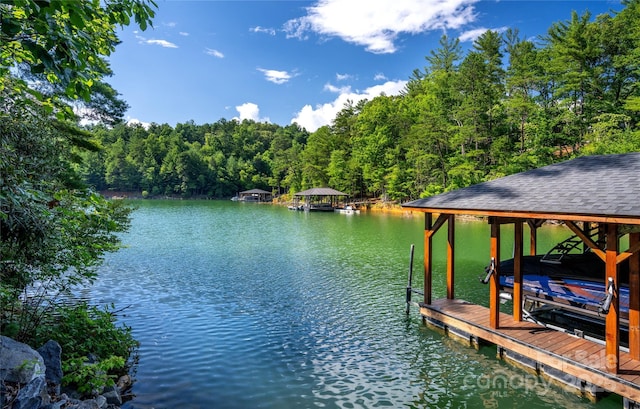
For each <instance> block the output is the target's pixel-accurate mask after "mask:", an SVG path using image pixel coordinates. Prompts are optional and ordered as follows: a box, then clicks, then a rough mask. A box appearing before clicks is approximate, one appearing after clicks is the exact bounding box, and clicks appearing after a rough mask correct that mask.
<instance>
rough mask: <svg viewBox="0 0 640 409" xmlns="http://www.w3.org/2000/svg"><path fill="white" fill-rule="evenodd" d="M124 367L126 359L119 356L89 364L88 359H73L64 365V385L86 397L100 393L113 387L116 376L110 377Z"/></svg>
mask: <svg viewBox="0 0 640 409" xmlns="http://www.w3.org/2000/svg"><path fill="white" fill-rule="evenodd" d="M123 367H124V359H123V358H121V357H119V356H111V357H109V358H107V359H105V360H103V361H100V362H96V363H88V362H87V358H84V357H82V358H73V359H70V360H67V361H65V362H64V364H63V365H62V370H63V372H64V374H65V375H64V376H63V378H62V383H63V385H70V386H73V387H75V388H76V390H77V391H78V392H80V393H81V394H83V395H85V396H92V395H96V394H98V393H100V391H102V390H103V389H104V388H105V387H106V386H111V385H113V384H114V383H115V382H114V380H113V379H114V378H115V375H110V374H111V373H113V370H121V369H122V368H123Z"/></svg>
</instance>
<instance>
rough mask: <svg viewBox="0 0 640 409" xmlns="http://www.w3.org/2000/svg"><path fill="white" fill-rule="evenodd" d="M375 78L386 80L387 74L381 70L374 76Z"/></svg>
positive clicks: (376, 79)
mask: <svg viewBox="0 0 640 409" xmlns="http://www.w3.org/2000/svg"><path fill="white" fill-rule="evenodd" d="M373 79H374V80H375V81H385V80H386V79H387V76H386V75H384V74H383V73H381V72H379V73H377V74H376V75H375V76H374V77H373Z"/></svg>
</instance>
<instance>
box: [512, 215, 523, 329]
mask: <svg viewBox="0 0 640 409" xmlns="http://www.w3.org/2000/svg"><path fill="white" fill-rule="evenodd" d="M513 235H514V237H513V243H514V245H513V253H514V254H513V319H514V320H515V321H522V220H519V221H516V222H515V225H514V229H513Z"/></svg>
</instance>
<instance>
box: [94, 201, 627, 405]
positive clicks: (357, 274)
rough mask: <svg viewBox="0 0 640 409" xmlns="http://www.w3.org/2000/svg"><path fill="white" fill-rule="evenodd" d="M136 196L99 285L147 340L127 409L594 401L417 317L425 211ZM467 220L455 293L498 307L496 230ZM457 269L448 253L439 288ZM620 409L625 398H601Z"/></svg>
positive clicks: (440, 250)
mask: <svg viewBox="0 0 640 409" xmlns="http://www.w3.org/2000/svg"><path fill="white" fill-rule="evenodd" d="M136 205H137V206H138V207H139V208H138V210H137V211H136V212H135V213H134V219H133V224H132V228H131V231H130V232H129V233H128V234H126V235H125V236H123V241H124V243H125V244H126V245H127V247H126V248H124V249H122V250H121V251H119V252H118V253H115V254H111V255H109V256H108V257H107V259H106V261H105V264H104V266H103V267H102V268H101V270H100V274H99V276H100V279H99V281H98V282H97V283H96V284H95V286H94V287H93V288H91V289H88V290H87V292H86V294H85V295H86V296H88V297H90V298H91V299H92V300H93V301H94V302H96V303H111V302H113V303H115V304H116V307H117V308H124V307H127V308H126V310H125V313H126V315H125V316H124V317H123V321H124V322H126V324H127V325H130V326H132V327H133V331H134V335H135V337H136V338H137V339H138V340H140V341H141V348H140V363H139V365H138V367H137V372H136V374H135V375H136V380H137V381H136V383H135V385H134V390H133V392H134V394H135V395H136V397H135V398H134V400H133V401H131V402H129V403H127V404H126V405H125V407H126V408H145V409H147V408H149V409H150V408H260V407H263V408H310V407H325V408H334V407H335V408H369V407H438V408H440V407H450V408H457V407H469V408H472V407H524V406H526V407H527V408H536V407H539V408H551V407H563V406H564V407H591V406H594V405H593V404H591V403H589V402H587V401H586V400H584V399H581V398H579V397H577V396H575V395H573V394H571V393H567V392H565V391H563V390H562V389H560V388H558V387H556V386H553V385H550V384H548V383H547V382H545V381H544V380H541V379H538V378H537V377H534V376H533V375H530V374H528V373H526V372H524V371H520V370H518V369H514V368H512V367H510V366H508V365H506V364H504V363H503V362H501V361H498V360H496V359H495V348H489V349H486V350H480V351H475V350H474V349H471V348H468V347H466V346H463V345H460V344H458V343H456V342H454V341H452V340H450V339H448V338H445V337H442V336H441V335H440V334H439V333H438V332H436V331H433V330H431V329H428V328H426V327H424V325H423V324H422V323H421V320H420V318H419V317H418V316H416V311H415V309H414V310H413V311H412V314H411V315H410V316H409V317H407V316H406V315H405V314H404V309H405V306H404V304H403V302H404V287H405V286H406V279H407V272H408V265H409V260H408V258H409V247H410V245H411V244H416V260H415V263H414V265H415V266H418V267H417V268H416V276H420V274H419V273H420V267H419V266H421V265H422V256H421V251H422V240H423V231H422V229H423V225H424V221H423V218H422V216H416V217H413V218H410V217H409V218H407V217H401V216H390V215H378V214H360V215H339V214H322V213H318V214H315V213H311V214H309V213H304V212H292V211H289V210H287V209H286V208H282V207H277V206H270V205H258V204H242V203H236V202H228V203H227V202H204V201H201V202H197V201H140V202H136ZM457 226H458V231H457V236H456V237H457V244H458V246H457V253H456V259H457V270H456V274H457V279H456V280H457V281H456V282H457V285H458V287H457V294H456V295H457V297H459V298H464V299H467V300H470V301H473V302H478V303H484V302H485V301H486V299H487V294H486V293H487V289H486V287H484V286H482V285H481V284H479V282H478V277H479V276H481V275H482V271H483V268H484V265H485V264H486V260H487V259H488V240H487V238H488V234H489V233H488V227H487V226H486V225H485V224H484V223H479V222H466V223H464V222H460V223H458V225H457ZM436 237H437V236H436ZM443 240H444V238H437V240H436V243H435V245H434V251H435V252H436V254H437V257H440V255H443V254H444V241H443ZM444 267H445V266H444V260H443V258H442V257H440V258H437V259H436V266H435V274H437V275H438V278H436V280H435V282H434V292H435V294H434V296H435V297H441V296H443V295H444V294H445V283H444V277H443V272H444ZM414 284H415V285H416V286H420V285H421V283H420V280H419V279H417V280H416V283H414ZM609 404H613V405H615V406H616V407H618V406H619V405H620V402H619V401H615V402H613V403H611V402H608V401H605V402H601V403H600V404H598V405H597V406H598V407H606V405H609Z"/></svg>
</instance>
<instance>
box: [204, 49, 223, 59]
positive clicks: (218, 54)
mask: <svg viewBox="0 0 640 409" xmlns="http://www.w3.org/2000/svg"><path fill="white" fill-rule="evenodd" d="M204 53H205V54H207V55H210V56H212V57H216V58H224V54H222V53H221V52H220V51H218V50H214V49H213V48H205V50H204Z"/></svg>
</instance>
